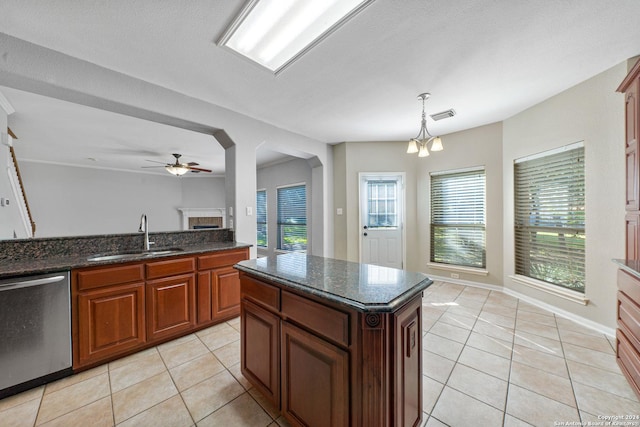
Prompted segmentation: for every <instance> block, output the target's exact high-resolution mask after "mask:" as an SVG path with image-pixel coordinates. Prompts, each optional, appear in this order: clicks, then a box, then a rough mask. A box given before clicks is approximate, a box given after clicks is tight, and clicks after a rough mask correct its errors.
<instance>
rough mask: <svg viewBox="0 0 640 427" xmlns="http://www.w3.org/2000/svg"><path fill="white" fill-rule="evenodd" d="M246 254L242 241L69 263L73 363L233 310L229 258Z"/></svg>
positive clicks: (235, 300)
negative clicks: (125, 259)
mask: <svg viewBox="0 0 640 427" xmlns="http://www.w3.org/2000/svg"><path fill="white" fill-rule="evenodd" d="M248 258H249V252H248V249H247V248H242V249H233V250H226V251H217V252H211V253H205V254H202V255H199V256H197V257H196V256H193V255H184V256H177V257H168V258H159V259H153V260H151V259H150V260H148V261H147V262H136V263H127V264H114V265H101V266H97V267H88V268H80V269H74V270H72V275H71V299H72V303H71V310H72V345H73V369H74V370H75V371H79V370H83V369H87V368H90V367H93V366H96V365H99V364H101V363H104V362H108V361H110V360H113V359H117V358H118V357H122V356H126V355H128V354H131V353H134V352H136V351H139V350H142V349H144V348H147V347H151V346H153V345H157V344H159V343H161V342H164V341H168V340H170V339H173V338H177V337H179V336H182V335H185V334H188V333H191V332H193V331H195V330H197V329H202V328H206V327H208V326H211V325H213V324H215V323H218V322H221V321H224V320H227V319H230V318H232V317H236V316H238V315H239V314H240V281H239V278H238V272H237V271H236V270H234V269H232V268H231V267H230V265H229V263H233V262H238V261H241V260H244V259H248ZM201 260H203V261H201ZM200 267H202V269H201V268H200Z"/></svg>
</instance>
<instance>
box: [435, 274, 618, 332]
mask: <svg viewBox="0 0 640 427" xmlns="http://www.w3.org/2000/svg"><path fill="white" fill-rule="evenodd" d="M429 278H430V279H431V280H433V281H434V282H435V281H440V282H447V283H453V284H456V285H462V286H472V287H474V288H482V289H488V290H490V291H500V292H503V293H505V294H507V295H510V296H512V297H514V298H518V299H520V300H522V301H524V302H527V303H529V304H531V305H535V306H536V307H540V308H542V309H545V310H547V311H550V312H552V313H553V314H556V315H558V316H560V317H564V318H565V319H569V320H572V321H574V322H576V323H578V324H579V325H582V326H584V327H586V328H589V329H593V330H594V331H597V332H600V333H601V334H604V335H607V336H609V337H612V338H615V336H616V330H615V329H614V328H610V327H608V326H605V325H603V324H600V323H598V322H594V321H593V320H589V319H587V318H585V317H582V316H578V315H577V314H574V313H571V312H569V311H567V310H563V309H561V308H559V307H556V306H555V305H551V304H547V303H546V302H542V301H540V300H538V299H536V298H533V297H530V296H528V295H525V294H521V293H520V292H516V291H514V290H512V289H509V288H505V287H504V286H498V285H490V284H487V283H479V282H473V281H471V280H462V279H452V278H451V277H443V276H436V275H431V274H429ZM427 289H428V288H427Z"/></svg>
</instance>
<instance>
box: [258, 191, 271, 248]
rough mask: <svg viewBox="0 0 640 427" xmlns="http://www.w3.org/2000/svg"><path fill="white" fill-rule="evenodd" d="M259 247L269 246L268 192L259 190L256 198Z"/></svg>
mask: <svg viewBox="0 0 640 427" xmlns="http://www.w3.org/2000/svg"><path fill="white" fill-rule="evenodd" d="M256 221H257V230H258V231H257V239H256V240H257V245H258V246H259V247H261V248H266V247H267V246H269V239H268V237H267V190H258V192H257V196H256Z"/></svg>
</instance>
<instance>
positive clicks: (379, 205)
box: [366, 180, 398, 228]
mask: <svg viewBox="0 0 640 427" xmlns="http://www.w3.org/2000/svg"><path fill="white" fill-rule="evenodd" d="M397 186H398V183H397V181H390V180H374V181H367V206H368V208H369V212H368V214H367V218H366V226H367V227H368V228H396V227H398V214H397V212H398V209H397V203H398V199H397Z"/></svg>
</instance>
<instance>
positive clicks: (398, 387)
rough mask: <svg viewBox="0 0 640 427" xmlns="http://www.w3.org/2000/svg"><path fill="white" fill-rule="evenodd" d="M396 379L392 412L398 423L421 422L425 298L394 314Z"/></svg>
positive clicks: (409, 425) (418, 299)
mask: <svg viewBox="0 0 640 427" xmlns="http://www.w3.org/2000/svg"><path fill="white" fill-rule="evenodd" d="M393 323H394V341H395V342H394V351H395V367H394V368H395V373H394V376H393V378H394V379H395V384H394V385H393V387H394V393H393V396H394V399H395V402H394V404H393V412H394V419H395V423H394V425H396V426H405V427H414V426H419V425H420V423H421V421H422V386H421V384H420V381H422V334H421V332H420V331H421V325H422V298H416V299H414V300H413V301H412V302H410V303H409V304H407V306H405V307H404V308H402V309H401V310H400V311H399V312H398V313H396V314H395V315H394V318H393Z"/></svg>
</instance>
